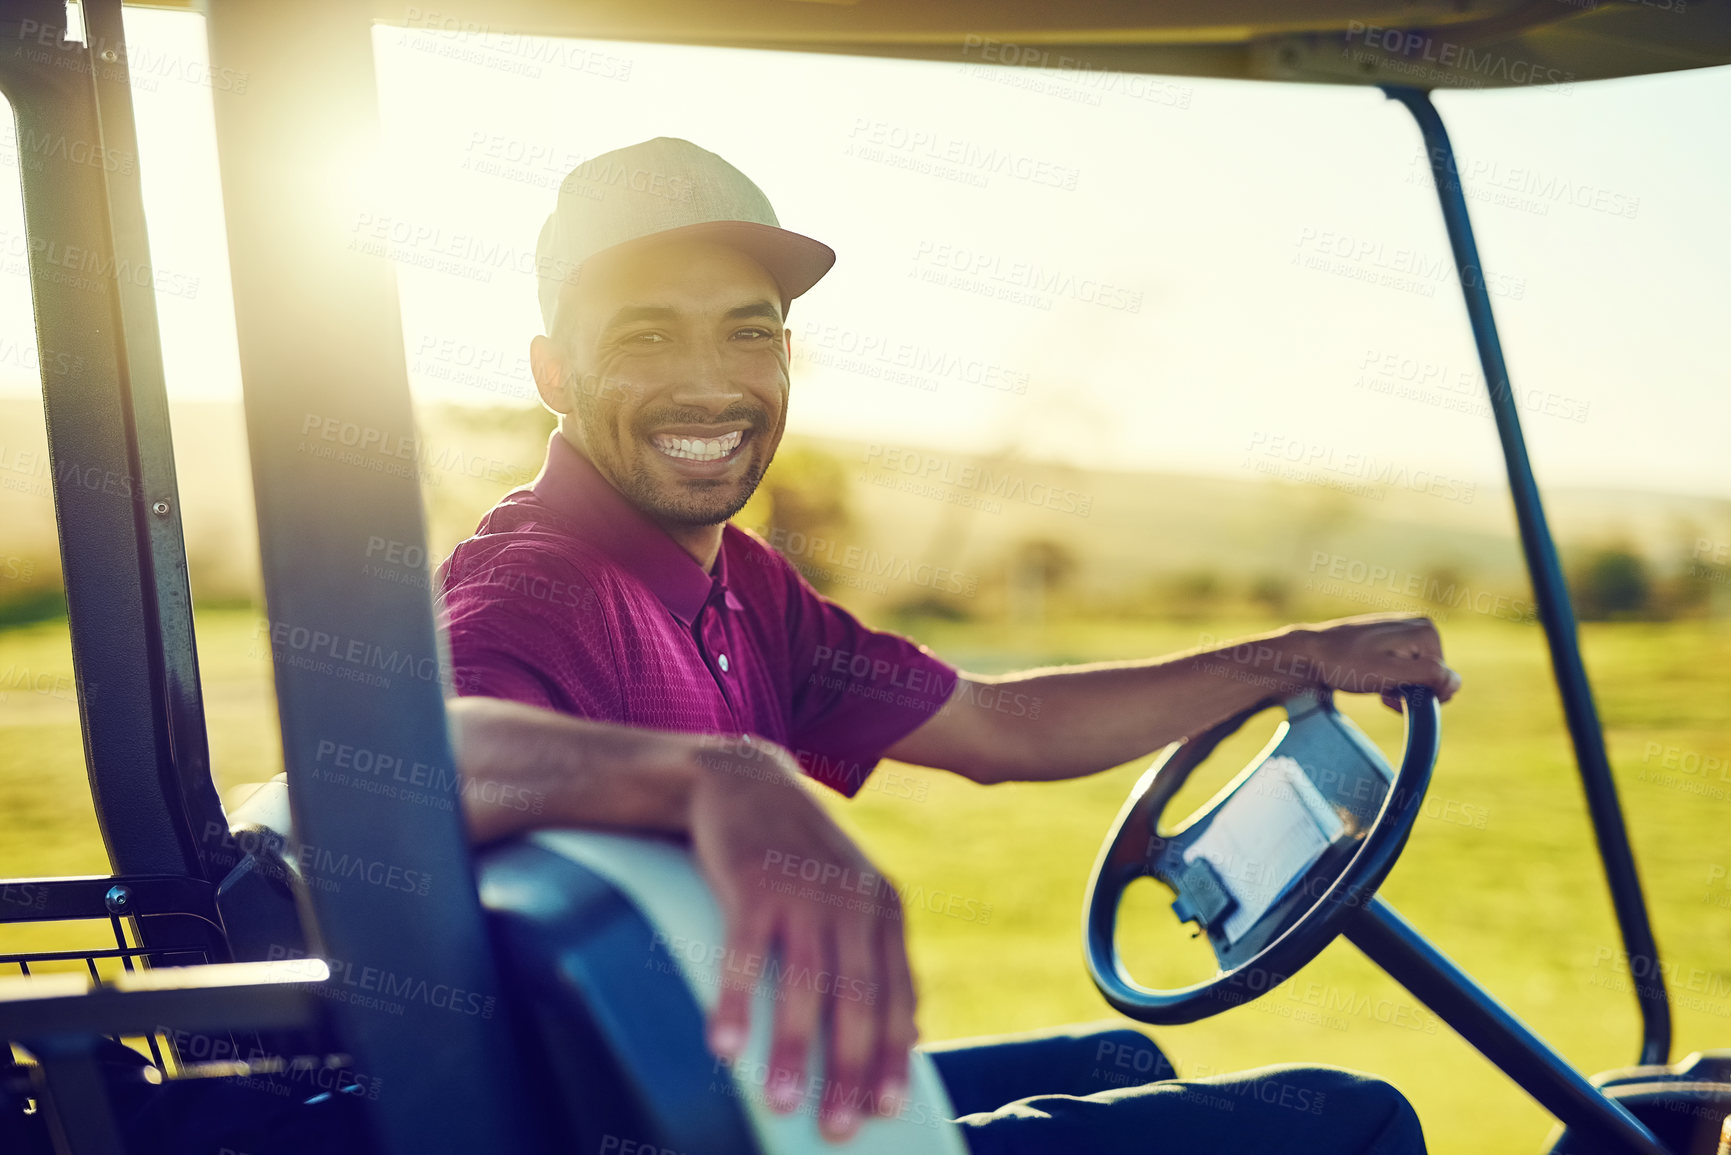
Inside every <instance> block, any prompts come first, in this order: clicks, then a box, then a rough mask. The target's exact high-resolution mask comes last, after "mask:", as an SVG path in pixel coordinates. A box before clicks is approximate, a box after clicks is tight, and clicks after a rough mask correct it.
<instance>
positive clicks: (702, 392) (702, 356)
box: [672, 344, 745, 413]
mask: <svg viewBox="0 0 1731 1155" xmlns="http://www.w3.org/2000/svg"><path fill="white" fill-rule="evenodd" d="M744 396H745V390H744V389H742V388H741V387H740V386H739V384H738V383H737V382H735V381H734V380H733V379H732V378H731V377H730V376H729V375H728V372H727V361H726V358H725V357H724V356H723V355H722V350H721V349H719V348H717V347H716V346H714V345H710V344H696V345H692V346H688V348H687V353H686V356H685V357H684V359H683V364H681V365H680V366H679V376H678V378H677V381H676V383H675V385H674V388H673V397H672V400H674V401H676V402H678V403H679V404H681V405H695V406H699V407H701V408H704V409H709V410H712V411H714V412H717V413H719V412H720V411H721V410H723V409H726V408H727V407H728V406H729V405H733V404H735V403H736V402H738V401H740V400H741V399H743V398H744Z"/></svg>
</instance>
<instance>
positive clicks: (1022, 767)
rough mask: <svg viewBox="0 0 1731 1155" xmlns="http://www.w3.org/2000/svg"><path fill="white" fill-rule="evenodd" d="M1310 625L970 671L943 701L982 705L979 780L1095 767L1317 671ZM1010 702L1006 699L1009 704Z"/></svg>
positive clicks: (1200, 726)
mask: <svg viewBox="0 0 1731 1155" xmlns="http://www.w3.org/2000/svg"><path fill="white" fill-rule="evenodd" d="M1312 637H1313V635H1311V633H1310V632H1309V631H1308V630H1304V629H1300V628H1294V627H1288V628H1286V629H1282V630H1277V631H1275V632H1273V633H1269V634H1261V635H1257V636H1255V637H1248V638H1240V639H1237V640H1236V641H1234V642H1233V643H1231V644H1230V645H1228V646H1225V647H1217V648H1216V647H1209V648H1199V649H1197V650H1193V651H1189V652H1186V653H1181V654H1172V655H1168V656H1166V657H1161V658H1155V659H1151V660H1146V661H1133V662H1100V663H1094V664H1091V665H1082V666H1066V667H1062V668H1059V669H1041V670H1029V671H1025V672H1023V673H1018V674H1009V675H1005V676H1003V677H999V678H990V679H976V681H978V682H982V683H984V684H983V685H982V686H980V687H979V688H976V689H970V688H967V687H964V688H963V689H962V690H961V692H959V693H958V694H957V696H956V698H955V699H954V700H952V702H951V703H950V705H949V706H947V707H946V709H962V710H972V711H978V712H980V716H979V722H980V725H979V726H978V727H977V729H978V730H979V732H982V733H986V732H990V733H991V734H992V737H991V739H990V740H989V741H988V742H985V743H983V744H981V745H980V749H979V750H978V752H977V754H976V755H975V756H976V757H978V758H979V759H980V761H979V762H978V763H977V764H975V765H972V766H968V767H961V766H954V767H949V768H951V769H956V770H959V771H961V772H962V773H965V774H967V775H968V776H969V777H972V778H975V779H977V780H979V781H984V782H1004V781H1041V780H1048V779H1058V778H1075V777H1079V776H1081V775H1084V774H1093V773H1096V772H1098V771H1100V770H1105V769H1107V768H1109V767H1112V766H1117V765H1121V764H1122V763H1124V762H1128V761H1129V760H1131V759H1132V758H1138V757H1141V756H1143V755H1145V754H1147V753H1148V752H1150V751H1152V750H1158V749H1159V748H1161V747H1162V746H1165V745H1167V744H1168V743H1170V742H1176V741H1178V740H1179V739H1181V738H1188V737H1191V736H1193V735H1195V734H1199V733H1201V732H1202V731H1204V730H1206V729H1208V728H1209V727H1210V726H1213V725H1214V724H1215V723H1217V722H1221V721H1224V720H1225V719H1227V718H1229V717H1231V716H1232V715H1233V714H1236V713H1238V712H1239V711H1241V710H1244V709H1247V708H1249V707H1251V706H1254V705H1256V704H1257V703H1258V702H1262V701H1265V700H1268V699H1271V698H1279V697H1284V696H1285V695H1287V694H1290V693H1293V692H1295V691H1297V690H1299V689H1300V688H1302V687H1303V686H1305V685H1309V684H1313V683H1314V682H1315V681H1316V678H1317V671H1316V670H1315V668H1314V659H1313V657H1312V655H1311V652H1310V649H1309V644H1310V642H1311V640H1312ZM1006 703H1008V705H1006Z"/></svg>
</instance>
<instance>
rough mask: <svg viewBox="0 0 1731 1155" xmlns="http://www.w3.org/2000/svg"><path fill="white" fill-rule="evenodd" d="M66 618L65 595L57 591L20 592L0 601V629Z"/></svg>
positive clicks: (33, 590)
mask: <svg viewBox="0 0 1731 1155" xmlns="http://www.w3.org/2000/svg"><path fill="white" fill-rule="evenodd" d="M65 616H66V595H65V593H63V592H62V591H61V590H59V589H54V588H37V589H31V590H21V591H19V592H17V593H15V594H13V595H12V596H11V597H8V598H5V599H0V629H3V628H5V627H6V626H23V625H28V624H30V623H31V622H46V621H50V620H52V619H54V618H63V617H65Z"/></svg>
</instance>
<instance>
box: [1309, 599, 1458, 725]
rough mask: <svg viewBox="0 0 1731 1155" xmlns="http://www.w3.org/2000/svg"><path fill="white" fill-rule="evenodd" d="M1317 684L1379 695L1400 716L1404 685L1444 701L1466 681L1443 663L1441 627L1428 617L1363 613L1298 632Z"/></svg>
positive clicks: (1452, 695) (1314, 625) (1351, 691)
mask: <svg viewBox="0 0 1731 1155" xmlns="http://www.w3.org/2000/svg"><path fill="white" fill-rule="evenodd" d="M1298 629H1299V630H1300V631H1302V632H1303V633H1304V634H1306V635H1308V636H1307V638H1306V646H1305V649H1306V651H1307V656H1308V657H1309V658H1310V659H1311V662H1312V665H1313V670H1312V672H1313V673H1314V674H1315V677H1316V680H1317V681H1318V682H1320V683H1321V684H1322V685H1325V686H1327V687H1329V688H1330V689H1335V690H1343V691H1346V692H1348V693H1378V694H1381V695H1382V701H1383V704H1384V705H1386V706H1387V707H1388V708H1389V709H1391V710H1395V711H1397V712H1398V711H1399V710H1400V708H1401V704H1400V693H1399V691H1398V689H1397V687H1400V686H1426V687H1429V688H1430V689H1431V690H1434V691H1435V692H1436V696H1437V700H1438V701H1439V702H1446V701H1448V700H1449V699H1450V698H1452V697H1454V695H1455V693H1456V691H1458V690H1459V689H1460V688H1461V676H1460V675H1459V674H1458V673H1456V672H1455V671H1454V670H1452V669H1450V668H1449V667H1448V666H1447V665H1446V664H1445V663H1444V662H1443V655H1442V639H1441V638H1440V637H1438V636H1437V629H1436V623H1434V622H1432V621H1431V620H1430V619H1429V618H1427V617H1425V616H1424V615H1423V614H1406V613H1383V614H1359V615H1356V616H1354V617H1350V618H1337V619H1336V620H1334V621H1329V622H1318V623H1315V624H1313V625H1307V626H1301V627H1298Z"/></svg>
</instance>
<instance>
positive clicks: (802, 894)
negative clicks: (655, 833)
mask: <svg viewBox="0 0 1731 1155" xmlns="http://www.w3.org/2000/svg"><path fill="white" fill-rule="evenodd" d="M695 756H696V760H697V763H698V766H699V769H698V771H697V778H696V785H695V786H694V787H693V790H692V794H691V803H690V805H691V811H690V819H689V822H690V825H689V830H690V832H691V842H692V847H693V850H694V851H695V853H696V856H697V861H698V864H699V865H700V866H701V867H702V869H703V873H704V875H705V877H706V878H707V879H708V880H709V883H710V886H711V887H712V888H713V889H714V891H715V895H716V898H717V900H718V901H719V903H720V905H721V909H722V913H723V915H724V917H725V918H726V921H727V945H726V950H725V953H724V955H723V963H722V990H721V999H720V1002H719V1003H718V1004H717V1006H716V1008H715V1011H714V1012H713V1014H712V1015H711V1016H710V1021H709V1043H710V1049H711V1050H713V1051H714V1052H715V1053H716V1054H717V1055H720V1056H722V1057H724V1058H727V1059H729V1060H732V1059H735V1058H738V1057H739V1055H740V1053H741V1052H742V1050H743V1049H744V1045H745V1039H746V1037H747V1030H748V1018H749V1013H750V1009H751V995H752V991H753V990H754V989H755V988H756V986H757V982H758V979H759V977H760V976H762V975H763V974H764V972H765V971H766V970H768V969H769V966H768V961H769V959H770V957H771V954H772V951H775V950H777V949H779V951H780V966H781V971H780V974H779V975H778V976H775V982H776V993H775V1000H776V1011H775V1024H774V1034H773V1038H772V1042H771V1045H770V1055H769V1068H770V1069H769V1072H768V1076H767V1079H766V1084H765V1092H766V1096H767V1098H768V1101H769V1104H770V1106H772V1107H773V1108H775V1109H776V1110H778V1111H791V1110H793V1109H795V1108H796V1107H797V1106H798V1105H799V1103H800V1102H801V1100H802V1097H803V1095H804V1093H805V1089H806V1088H805V1070H806V1056H807V1052H808V1050H809V1048H810V1044H811V1042H812V1040H813V1038H814V1037H815V1034H816V1031H817V1029H818V1026H819V1024H820V1023H824V1024H825V1025H826V1026H827V1029H828V1054H827V1055H826V1056H825V1058H824V1063H823V1071H824V1075H823V1095H822V1099H821V1103H820V1107H819V1121H820V1123H821V1124H822V1127H823V1131H824V1134H825V1135H826V1136H827V1137H828V1138H830V1139H833V1140H841V1139H846V1138H848V1137H849V1136H851V1135H852V1134H853V1133H854V1131H855V1130H856V1129H857V1127H858V1125H859V1122H860V1114H861V1110H862V1108H864V1109H867V1110H869V1109H871V1108H872V1107H874V1106H875V1107H876V1109H877V1110H879V1111H881V1112H889V1111H891V1110H893V1108H894V1106H895V1103H896V1100H897V1099H899V1097H900V1096H901V1095H902V1094H903V1093H904V1092H905V1088H906V1086H907V1079H908V1051H909V1049H910V1048H911V1047H912V1046H913V1045H914V1042H915V1040H916V1039H917V1037H918V1032H917V1030H916V1029H915V1026H914V983H913V975H912V972H911V971H910V969H909V967H908V956H907V946H906V943H905V940H904V939H903V936H902V910H901V903H900V900H899V898H898V896H897V894H896V892H895V890H894V889H893V888H892V887H891V886H890V884H889V882H888V880H887V879H885V878H884V876H883V875H882V874H881V873H879V872H878V871H877V869H876V868H875V867H874V866H873V865H872V864H871V862H870V861H869V860H867V858H866V856H865V855H864V854H863V853H862V852H861V851H860V849H859V848H858V847H857V846H855V845H854V843H853V841H852V840H851V839H850V838H849V837H848V836H847V835H846V834H845V833H844V832H843V831H842V830H841V828H840V827H838V826H837V825H836V824H835V823H834V822H833V821H832V820H831V819H830V817H829V815H828V814H826V813H825V812H824V810H823V808H822V807H821V806H819V805H818V804H817V802H816V800H815V799H813V798H812V797H811V796H810V794H808V793H807V792H806V790H805V788H804V787H803V786H801V785H800V781H799V780H800V778H801V777H802V776H801V774H800V771H799V767H798V765H797V764H796V763H795V762H794V759H793V757H792V755H790V754H789V753H788V752H787V751H786V750H783V749H781V748H780V747H778V746H775V745H773V744H772V743H769V742H767V741H764V740H762V739H752V738H750V737H744V736H742V737H739V738H734V739H728V740H724V741H721V742H717V741H716V740H715V739H714V738H713V737H711V738H707V739H703V740H701V741H700V744H699V745H698V746H697V747H696V750H695Z"/></svg>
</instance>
